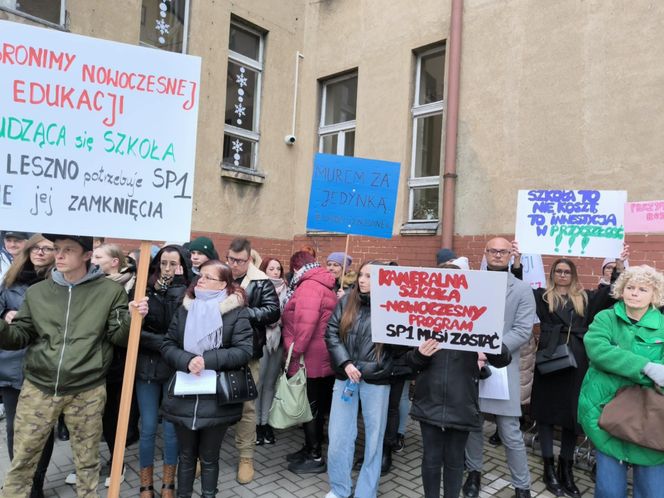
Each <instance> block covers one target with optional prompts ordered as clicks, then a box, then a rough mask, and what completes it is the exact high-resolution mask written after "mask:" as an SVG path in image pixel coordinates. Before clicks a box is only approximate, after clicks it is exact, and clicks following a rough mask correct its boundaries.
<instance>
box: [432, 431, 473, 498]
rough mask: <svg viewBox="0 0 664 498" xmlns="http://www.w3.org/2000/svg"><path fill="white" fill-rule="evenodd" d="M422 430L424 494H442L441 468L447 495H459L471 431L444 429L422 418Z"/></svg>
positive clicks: (447, 497) (437, 496)
mask: <svg viewBox="0 0 664 498" xmlns="http://www.w3.org/2000/svg"><path fill="white" fill-rule="evenodd" d="M420 429H421V431H422V445H423V450H424V452H423V455H422V484H423V486H424V496H425V498H440V478H441V468H442V471H443V473H442V475H443V493H444V495H443V496H444V497H445V498H458V497H459V493H460V492H461V485H462V483H463V462H464V450H465V448H466V440H467V439H468V431H458V430H455V429H442V428H441V427H437V426H435V425H431V424H427V423H425V422H420Z"/></svg>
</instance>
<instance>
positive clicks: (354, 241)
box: [108, 232, 664, 289]
mask: <svg viewBox="0 0 664 498" xmlns="http://www.w3.org/2000/svg"><path fill="white" fill-rule="evenodd" d="M200 235H204V236H206V237H210V238H211V239H212V241H213V242H214V245H215V248H216V249H217V251H218V252H219V254H220V256H221V257H222V258H223V257H224V255H225V253H226V249H227V248H228V245H229V244H230V242H231V240H233V238H235V237H236V235H229V234H218V233H210V232H194V233H193V234H192V238H193V237H197V236H200ZM493 237H505V238H506V239H508V240H511V238H512V237H513V235H512V234H486V235H464V236H461V235H457V236H455V237H454V248H453V249H454V250H455V252H456V253H457V254H458V255H459V256H466V257H468V259H469V260H470V267H471V268H473V269H479V267H480V263H481V261H482V256H483V253H484V247H485V245H486V242H487V241H488V240H489V239H491V238H493ZM250 240H251V242H252V246H253V247H254V248H255V249H256V250H257V251H258V252H259V253H260V254H261V256H263V257H265V256H268V255H269V256H272V257H276V258H277V259H279V260H280V261H281V262H282V263H283V264H284V265H285V266H286V267H288V261H289V259H290V256H291V254H292V253H293V252H294V251H296V250H298V249H299V248H301V247H302V246H303V245H305V244H307V245H310V246H312V247H314V248H315V249H316V251H317V252H318V261H319V262H320V263H321V264H324V263H325V257H326V256H327V255H328V254H329V253H331V252H334V251H343V250H344V248H345V245H346V237H345V236H320V237H319V236H313V237H310V236H307V235H296V236H295V237H294V238H293V239H292V240H291V239H269V238H259V237H252V238H250ZM440 240H441V239H440V237H439V236H419V237H415V236H411V237H402V236H396V237H393V238H392V239H378V238H372V237H361V236H351V237H350V242H349V246H348V247H349V249H348V253H349V254H350V255H351V256H352V257H353V265H352V267H351V268H352V269H353V270H357V268H358V267H359V265H360V264H361V262H362V261H366V260H369V259H381V260H393V261H397V262H398V263H399V264H400V265H402V266H434V265H435V263H436V251H438V249H440V247H441V242H440ZM108 241H109V242H118V243H120V244H121V245H122V247H123V248H124V249H126V250H130V249H134V248H137V247H138V246H139V242H138V241H130V240H113V239H108ZM627 243H628V244H629V246H630V254H631V256H630V264H632V265H640V264H648V265H651V266H654V267H659V268H660V269H663V268H664V235H629V236H627ZM555 259H556V257H555V256H544V270H545V272H548V270H549V265H550V264H551V263H552V262H553V261H554V260H555ZM574 261H575V262H576V264H577V267H578V269H579V274H580V276H581V282H582V284H583V286H584V287H585V288H587V289H591V288H594V287H595V286H596V285H597V282H598V281H599V278H600V273H601V266H602V259H601V258H574Z"/></svg>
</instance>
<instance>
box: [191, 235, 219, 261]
mask: <svg viewBox="0 0 664 498" xmlns="http://www.w3.org/2000/svg"><path fill="white" fill-rule="evenodd" d="M189 251H190V252H191V251H198V252H202V253H203V254H205V255H206V256H207V257H208V258H210V259H219V255H218V254H217V251H215V249H214V244H213V243H212V241H211V240H210V239H208V238H207V237H196V238H195V239H194V240H192V241H191V242H190V243H189Z"/></svg>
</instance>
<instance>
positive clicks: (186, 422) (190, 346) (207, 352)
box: [161, 260, 253, 498]
mask: <svg viewBox="0 0 664 498" xmlns="http://www.w3.org/2000/svg"><path fill="white" fill-rule="evenodd" d="M199 271H200V275H199V278H198V280H197V281H196V283H195V284H192V285H195V286H190V287H189V289H188V290H187V295H186V297H185V299H184V302H183V304H182V306H181V307H180V308H179V309H178V311H177V312H176V314H175V317H174V318H173V321H172V322H171V326H170V328H169V330H168V334H167V336H166V338H165V339H164V343H163V345H162V348H161V351H162V354H163V357H164V360H165V361H166V363H167V364H168V365H169V366H171V367H172V368H174V369H175V370H176V371H177V372H188V373H192V374H196V375H199V374H201V372H203V371H204V370H213V371H215V372H219V371H226V370H237V369H238V368H240V367H242V366H244V365H247V363H249V360H250V359H251V356H252V354H253V331H252V328H251V325H250V324H249V314H248V313H247V311H246V308H245V294H244V291H243V290H242V289H241V288H240V286H239V285H238V284H236V283H235V282H234V280H233V275H232V273H231V270H230V268H229V267H228V266H226V265H225V264H223V263H221V262H220V261H217V260H210V261H207V262H205V263H203V264H202V265H201V267H200V270H199ZM174 381H175V375H174V376H173V378H172V379H171V381H170V382H169V395H168V397H166V398H165V399H164V401H163V404H162V413H163V415H164V417H165V418H166V419H168V420H169V421H171V422H172V423H173V424H175V432H176V434H177V439H178V444H179V446H180V453H179V456H178V497H190V496H191V494H192V492H193V484H194V478H195V474H196V460H200V462H201V490H202V496H203V497H204V498H212V497H214V496H216V495H217V479H218V477H219V450H220V448H221V442H222V440H223V438H224V434H225V433H226V429H228V426H229V425H231V424H234V423H235V422H237V421H238V420H240V418H241V417H242V403H234V404H224V405H219V404H218V403H217V397H216V395H215V394H208V395H205V394H203V395H196V394H194V395H187V396H175V395H174V394H172V393H173V389H172V388H171V386H170V384H172V383H173V382H174Z"/></svg>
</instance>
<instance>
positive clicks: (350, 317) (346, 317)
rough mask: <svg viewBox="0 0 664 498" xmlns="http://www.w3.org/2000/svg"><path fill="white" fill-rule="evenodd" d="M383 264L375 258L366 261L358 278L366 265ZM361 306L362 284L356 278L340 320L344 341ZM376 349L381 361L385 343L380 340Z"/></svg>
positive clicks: (376, 344) (377, 357) (377, 356)
mask: <svg viewBox="0 0 664 498" xmlns="http://www.w3.org/2000/svg"><path fill="white" fill-rule="evenodd" d="M383 264H384V263H381V262H379V261H374V260H371V261H365V262H364V263H362V264H361V265H360V268H359V269H358V270H357V279H359V278H360V274H361V273H362V270H364V267H365V266H369V265H383ZM360 306H362V300H361V297H360V285H359V284H358V282H357V280H355V285H353V288H352V289H351V291H350V292H349V293H348V297H347V298H346V306H344V310H343V312H342V313H341V320H339V338H340V339H341V340H342V341H343V342H346V339H347V338H348V332H349V331H350V329H352V328H353V325H354V324H355V321H356V320H357V314H358V312H359V311H360ZM375 350H376V359H377V360H378V361H380V357H381V354H382V352H383V344H382V343H379V342H377V343H375Z"/></svg>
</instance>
